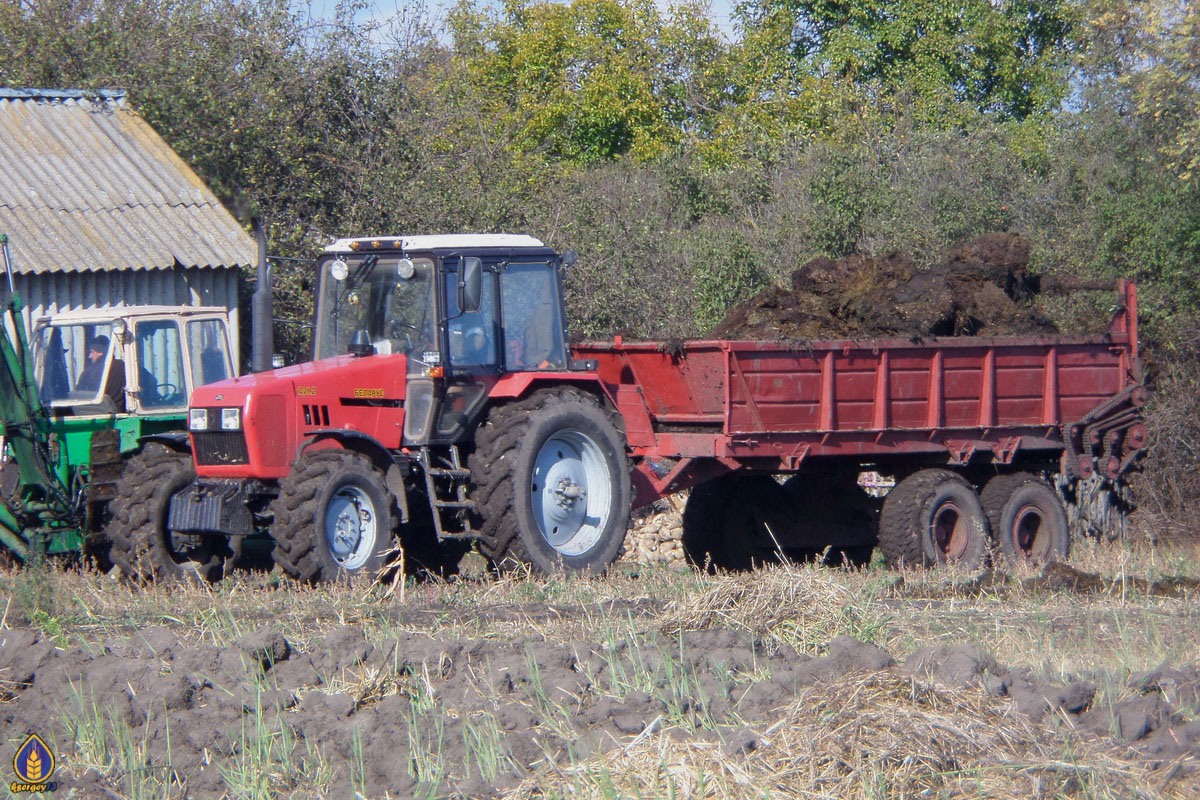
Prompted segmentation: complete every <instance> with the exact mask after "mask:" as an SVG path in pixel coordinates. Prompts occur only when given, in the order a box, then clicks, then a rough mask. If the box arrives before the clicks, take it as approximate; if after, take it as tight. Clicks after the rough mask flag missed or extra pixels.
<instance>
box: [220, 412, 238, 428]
mask: <svg viewBox="0 0 1200 800" xmlns="http://www.w3.org/2000/svg"><path fill="white" fill-rule="evenodd" d="M241 427H242V410H241V409H240V408H222V409H221V430H223V431H236V430H238V429H240V428H241Z"/></svg>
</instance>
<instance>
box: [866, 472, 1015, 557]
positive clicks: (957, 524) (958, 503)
mask: <svg viewBox="0 0 1200 800" xmlns="http://www.w3.org/2000/svg"><path fill="white" fill-rule="evenodd" d="M879 548H880V549H881V550H882V551H883V554H884V555H885V556H887V559H888V562H889V563H891V564H892V566H900V565H907V566H921V567H931V566H934V565H935V564H944V563H949V564H957V565H960V566H963V567H967V568H968V569H975V568H977V567H981V566H983V565H984V564H985V563H986V562H987V558H988V552H989V550H990V549H991V540H990V537H989V535H988V520H987V515H986V514H985V513H984V511H983V506H982V505H981V504H980V502H979V496H978V495H977V494H976V493H975V489H974V488H973V487H972V486H971V484H969V483H967V481H966V480H965V479H964V478H962V476H960V475H958V474H956V473H954V472H951V471H950V470H945V469H925V470H921V471H920V472H917V473H914V474H912V475H910V476H908V477H907V478H905V479H904V480H902V481H900V483H898V484H897V485H896V487H895V488H894V489H892V490H891V491H890V492H888V495H887V497H886V498H885V499H884V501H883V511H882V512H881V514H880V517H879Z"/></svg>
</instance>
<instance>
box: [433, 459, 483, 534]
mask: <svg viewBox="0 0 1200 800" xmlns="http://www.w3.org/2000/svg"><path fill="white" fill-rule="evenodd" d="M435 460H436V461H435ZM420 463H421V471H422V472H424V473H425V491H426V492H428V493H429V505H430V506H431V507H432V511H433V526H434V529H435V530H436V531H437V537H438V539H439V540H441V539H467V538H472V537H474V536H475V535H476V534H477V531H475V529H473V528H472V527H471V523H470V521H469V520H468V519H466V518H465V516H464V515H461V514H459V515H458V522H459V524H458V525H455V526H454V527H456V528H458V527H461V530H452V531H447V530H446V526H445V524H444V523H443V520H442V514H443V513H445V512H461V511H469V510H474V509H475V507H476V506H475V501H474V500H472V499H471V498H470V497H468V496H467V484H468V482H469V481H470V479H471V471H470V470H469V469H466V468H465V467H464V466H463V464H462V457H461V456H460V454H459V450H458V445H456V444H452V445H450V456H449V459H448V460H447V459H446V458H444V457H441V456H434V455H432V454H431V453H430V450H429V448H428V447H422V448H421V450H420ZM439 483H441V484H449V485H445V486H441V487H439ZM446 495H450V496H449V497H447V496H446Z"/></svg>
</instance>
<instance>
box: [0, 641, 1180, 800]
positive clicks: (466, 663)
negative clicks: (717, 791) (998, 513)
mask: <svg viewBox="0 0 1200 800" xmlns="http://www.w3.org/2000/svg"><path fill="white" fill-rule="evenodd" d="M854 680H884V681H892V682H895V681H904V680H910V681H912V682H913V687H914V688H913V690H912V691H914V692H916V691H917V688H916V687H918V686H930V685H940V686H942V687H946V688H948V689H951V690H955V691H962V692H967V693H971V692H977V691H978V692H979V694H977V695H975V696H976V697H978V698H980V699H979V700H978V702H980V703H987V702H992V703H995V702H1000V703H1003V702H1005V701H1004V700H1003V699H1001V700H986V699H985V695H990V696H991V697H992V698H1011V701H1012V704H1013V706H1012V707H1013V708H1015V709H1016V710H1017V711H1019V712H1020V713H1022V714H1024V715H1025V716H1026V717H1027V718H1028V719H1030V720H1031V721H1034V722H1037V723H1039V724H1044V725H1047V726H1058V725H1062V724H1068V725H1070V726H1072V727H1074V728H1076V729H1078V730H1080V731H1082V732H1086V733H1087V734H1088V735H1091V736H1094V737H1095V738H1096V739H1099V740H1105V741H1109V742H1111V746H1114V747H1125V748H1132V750H1133V751H1134V752H1136V753H1138V754H1141V755H1143V756H1145V757H1146V758H1149V759H1153V760H1155V763H1157V762H1158V761H1161V760H1164V759H1168V758H1174V757H1176V756H1181V755H1190V756H1196V757H1200V723H1197V722H1195V721H1189V720H1188V719H1187V716H1186V715H1185V713H1184V712H1183V711H1181V709H1184V708H1195V707H1196V702H1197V699H1200V665H1187V666H1183V667H1173V666H1170V665H1166V664H1164V665H1162V666H1161V667H1159V668H1157V669H1155V670H1153V671H1151V672H1149V673H1146V674H1144V675H1139V676H1135V678H1134V679H1133V680H1132V681H1130V682H1129V685H1128V687H1127V689H1126V690H1125V692H1124V693H1123V694H1122V695H1121V697H1120V698H1119V699H1115V700H1114V699H1111V698H1109V699H1104V700H1103V701H1101V700H1099V699H1098V698H1099V697H1100V694H1099V693H1098V691H1097V688H1096V684H1095V683H1093V682H1091V681H1090V680H1088V679H1087V676H1082V677H1081V678H1080V679H1078V680H1075V681H1072V682H1069V683H1067V684H1065V685H1062V684H1058V683H1055V682H1052V681H1045V680H1043V679H1040V678H1039V677H1038V676H1037V675H1035V674H1034V673H1033V671H1032V670H1030V669H1028V668H1007V667H1004V666H1002V665H999V664H997V663H996V661H995V660H994V659H993V658H992V657H991V656H990V655H989V654H988V653H987V652H985V651H984V650H983V649H981V648H980V647H978V646H976V645H969V644H956V645H937V646H933V647H926V648H923V649H920V650H918V651H916V652H914V653H912V654H910V655H908V656H907V657H905V658H904V659H903V660H902V662H901V663H899V664H897V662H896V661H895V659H894V658H893V656H892V655H891V654H890V653H889V652H888V651H887V650H884V649H883V648H880V647H878V646H875V645H873V644H869V643H864V642H861V641H858V640H856V639H854V638H851V637H847V636H839V637H836V638H834V639H833V640H832V641H830V642H829V644H828V645H827V647H826V648H825V652H824V654H823V655H820V656H817V657H812V656H809V655H806V654H803V653H799V652H797V651H795V650H793V649H791V648H790V647H787V646H782V645H779V644H778V643H776V644H774V645H773V646H771V647H768V646H767V645H766V644H764V643H763V642H759V641H757V640H755V639H753V638H751V637H749V636H748V635H747V634H746V633H745V632H741V631H734V630H728V629H721V628H713V629H706V630H699V631H682V632H678V633H676V634H673V635H672V634H661V633H648V634H646V635H645V636H644V637H643V636H638V637H636V638H616V639H608V640H606V641H602V642H574V643H552V642H547V641H540V640H534V639H529V640H519V639H518V640H513V641H496V640H492V639H475V640H442V639H438V638H431V637H429V636H425V635H421V634H417V633H411V634H405V635H403V636H402V637H400V638H396V639H389V640H384V641H378V642H369V641H367V639H366V637H365V636H364V635H363V632H362V630H361V629H359V628H357V627H354V626H345V627H342V628H339V629H336V630H334V631H333V632H332V633H330V634H329V635H328V636H327V637H325V638H324V639H323V640H321V641H319V642H318V643H317V644H316V645H315V646H314V647H312V649H311V650H309V651H307V652H306V651H305V650H304V649H303V648H298V647H297V646H295V644H294V643H291V642H289V641H288V640H287V639H286V638H285V637H284V636H283V635H282V634H281V633H280V632H279V631H277V630H273V629H271V628H264V629H261V630H258V631H255V632H253V633H251V634H248V635H245V636H243V637H241V638H240V639H238V640H236V641H235V642H233V643H232V644H231V645H230V646H228V647H216V646H210V645H206V644H190V643H187V642H184V641H181V640H179V639H178V638H176V637H175V635H173V634H172V633H171V632H170V631H169V630H167V629H162V628H158V629H155V628H151V629H147V630H144V631H139V632H137V633H135V634H133V635H131V636H129V637H128V638H126V639H123V640H116V641H112V642H110V643H109V645H108V646H106V647H103V648H102V649H100V650H99V651H96V650H89V649H84V648H74V647H61V646H59V645H58V644H56V642H55V641H53V640H52V639H48V638H46V637H44V636H42V635H41V634H39V633H38V632H36V631H34V630H32V629H18V630H6V631H4V632H3V634H2V635H0V686H3V687H5V692H6V695H5V702H3V704H0V718H2V720H3V724H4V727H5V729H6V730H8V731H16V732H25V731H34V732H39V733H40V734H41V735H42V736H43V737H44V738H45V737H51V744H52V746H53V747H55V748H57V752H59V753H60V754H61V759H62V761H63V764H64V771H63V775H64V777H63V779H62V780H63V782H64V786H68V787H69V786H77V787H79V788H80V790H81V791H82V792H83V793H84V794H86V793H87V792H88V791H90V790H92V789H96V790H101V789H103V790H108V789H112V788H119V786H120V780H121V776H119V775H115V774H111V773H109V774H101V773H98V772H96V771H95V770H90V769H87V767H86V765H87V763H88V753H87V752H86V751H84V752H81V751H80V748H86V747H87V746H93V747H94V746H101V745H103V746H113V745H111V744H105V743H97V741H96V740H95V737H94V735H93V737H92V738H90V739H89V738H87V737H82V736H81V734H80V731H85V730H90V731H95V730H100V729H101V728H103V727H104V726H105V725H107V726H109V728H110V729H111V727H112V726H113V725H119V726H120V727H122V728H123V729H125V730H128V732H129V733H128V740H127V741H129V742H135V743H137V745H136V746H137V748H138V752H137V758H138V761H139V763H140V764H142V765H143V767H141V768H144V769H147V770H152V771H157V772H156V774H161V775H164V776H169V778H170V782H171V783H173V784H176V785H178V786H179V787H180V789H181V792H182V793H183V794H184V795H187V796H206V797H207V796H214V797H215V796H220V795H221V793H222V792H224V791H226V790H228V789H229V786H230V784H229V780H230V779H231V775H234V776H235V775H236V774H237V773H236V770H237V765H238V764H239V763H244V762H245V761H246V759H247V758H249V757H250V755H251V754H252V753H253V752H257V751H256V750H255V748H258V749H260V750H261V748H263V747H270V748H275V749H276V750H278V752H274V751H273V754H272V758H273V759H274V762H277V763H279V764H282V765H292V766H290V767H286V768H284V767H280V769H281V772H280V774H277V775H273V776H272V782H273V783H272V785H273V786H276V787H277V788H278V789H279V790H280V791H286V790H287V787H288V786H301V785H303V783H302V776H303V775H304V774H306V771H307V772H308V773H311V772H312V771H313V770H324V771H325V772H326V773H328V775H329V776H330V785H331V786H334V787H336V786H343V787H345V788H346V789H347V793H352V792H351V790H354V791H362V792H365V794H366V796H370V797H376V796H383V795H384V794H385V793H390V795H391V796H404V795H408V794H412V793H414V792H415V791H416V790H417V789H418V788H419V787H420V786H422V785H428V784H429V782H430V781H431V780H434V779H435V778H436V779H437V780H438V781H439V782H440V784H441V785H443V786H447V785H448V786H450V787H451V788H452V791H453V793H456V794H458V795H461V796H494V795H498V794H500V793H503V792H504V791H505V790H507V789H510V788H512V787H514V786H516V785H517V784H519V783H520V782H521V781H522V780H525V779H527V778H528V777H530V776H532V775H536V774H537V772H538V770H540V769H544V768H545V766H546V764H547V763H549V762H553V761H554V759H555V758H558V757H559V756H561V755H562V754H565V753H572V754H574V755H575V756H576V757H578V756H579V754H581V753H589V752H590V753H595V754H604V753H607V752H608V751H610V750H613V749H615V748H621V747H628V746H630V745H631V744H632V743H633V742H636V741H638V740H639V739H638V737H642V738H644V737H646V736H649V735H651V734H653V733H655V732H656V731H668V732H669V733H670V735H672V736H675V735H681V736H685V737H687V739H688V741H694V742H711V743H712V744H713V745H714V746H716V747H719V748H720V749H721V752H724V753H726V754H728V755H730V756H731V757H739V758H742V757H745V758H749V757H751V755H752V754H755V753H757V752H758V751H759V750H760V749H761V747H762V746H763V741H762V740H763V733H762V731H763V730H764V729H765V727H764V726H765V725H766V722H765V721H769V720H771V719H773V716H772V715H774V714H777V713H780V710H781V709H786V708H794V707H795V704H796V702H797V700H798V698H801V697H804V696H808V695H809V694H811V693H812V692H813V691H814V690H816V691H818V692H820V691H823V690H822V689H821V687H823V686H826V685H828V686H834V685H840V684H842V683H845V682H847V681H854ZM921 691H924V690H921ZM789 713H790V712H789ZM485 745H486V747H485ZM280 748H282V749H280ZM481 748H484V750H481ZM483 751H486V753H487V756H486V758H485V759H483V760H478V759H480V756H479V753H480V752H483ZM274 762H273V763H274ZM76 765H78V769H75V768H74V767H75V766H76ZM355 765H358V766H355ZM289 769H290V770H292V772H289V771H288V770H289ZM355 770H358V771H357V772H356V771H355ZM435 773H436V774H435Z"/></svg>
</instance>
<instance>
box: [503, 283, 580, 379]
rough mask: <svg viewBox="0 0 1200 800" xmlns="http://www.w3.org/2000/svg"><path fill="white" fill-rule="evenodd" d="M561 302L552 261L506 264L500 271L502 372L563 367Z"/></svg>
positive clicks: (563, 327) (564, 357) (564, 346)
mask: <svg viewBox="0 0 1200 800" xmlns="http://www.w3.org/2000/svg"><path fill="white" fill-rule="evenodd" d="M561 301H562V297H561V292H560V291H559V283H558V274H557V272H556V269H555V267H554V265H553V264H550V263H547V262H545V261H542V262H535V263H509V264H507V265H505V267H504V269H502V270H501V271H500V313H501V319H502V321H503V329H504V371H505V372H528V371H530V370H561V369H566V367H567V357H566V352H567V348H566V342H565V338H566V337H565V336H564V330H565V328H566V325H565V322H564V318H563V310H562V302H561Z"/></svg>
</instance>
